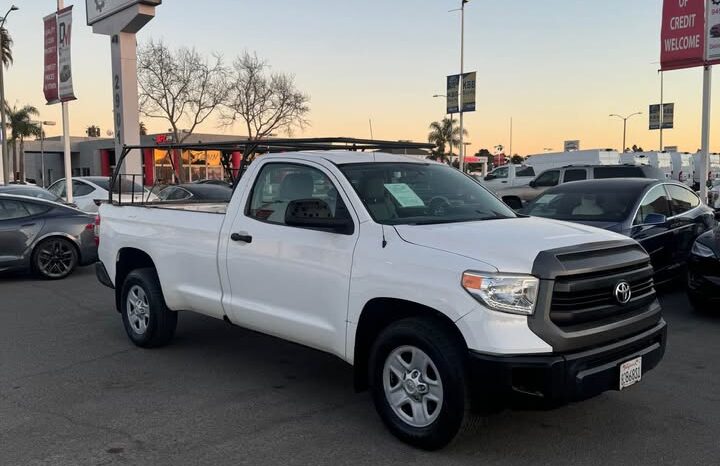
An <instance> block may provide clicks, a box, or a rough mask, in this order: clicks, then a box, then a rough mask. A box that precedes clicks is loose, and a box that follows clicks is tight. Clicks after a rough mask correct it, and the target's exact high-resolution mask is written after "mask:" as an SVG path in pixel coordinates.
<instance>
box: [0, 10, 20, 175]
mask: <svg viewBox="0 0 720 466" xmlns="http://www.w3.org/2000/svg"><path fill="white" fill-rule="evenodd" d="M18 9H19V8H18V7H16V6H15V5H13V6H11V7H10V9H9V10H8V11H7V13H5V16H3V18H2V21H0V29H2V28H3V27H5V20H6V19H7V17H8V15H9V14H10V12H12V11H17V10H18ZM2 40H3V36H2V34H0V50H2V49H3V43H2ZM4 71H5V64H4V63H0V124H2V134H1V136H2V156H1V157H0V183H4V184H7V182H8V181H9V178H10V172H9V170H8V168H9V167H8V163H9V160H8V149H7V121H6V118H5V73H4Z"/></svg>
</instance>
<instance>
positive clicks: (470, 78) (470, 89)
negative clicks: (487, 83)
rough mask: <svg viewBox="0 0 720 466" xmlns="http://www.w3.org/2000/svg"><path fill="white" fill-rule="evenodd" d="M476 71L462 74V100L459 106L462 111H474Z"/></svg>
mask: <svg viewBox="0 0 720 466" xmlns="http://www.w3.org/2000/svg"><path fill="white" fill-rule="evenodd" d="M476 75H477V73H476V72H475V71H473V72H472V73H465V74H463V79H462V88H463V91H462V102H461V104H460V106H461V107H462V111H463V112H474V111H475V78H476Z"/></svg>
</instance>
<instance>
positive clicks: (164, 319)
mask: <svg viewBox="0 0 720 466" xmlns="http://www.w3.org/2000/svg"><path fill="white" fill-rule="evenodd" d="M120 312H121V315H122V320H123V324H124V326H125V332H126V333H127V335H128V337H129V338H130V340H132V342H133V343H135V344H136V345H137V346H140V347H143V348H153V347H158V346H164V345H167V344H168V343H170V341H171V340H172V339H173V337H174V336H175V328H176V327H177V312H174V311H171V310H170V309H168V308H167V306H166V305H165V298H164V297H163V294H162V288H161V287H160V280H159V279H158V276H157V272H155V269H150V268H147V269H137V270H133V271H132V272H130V273H129V274H128V276H127V277H126V278H125V281H124V282H123V286H122V294H121V299H120Z"/></svg>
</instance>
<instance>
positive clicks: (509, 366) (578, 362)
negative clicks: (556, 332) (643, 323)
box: [469, 319, 667, 407]
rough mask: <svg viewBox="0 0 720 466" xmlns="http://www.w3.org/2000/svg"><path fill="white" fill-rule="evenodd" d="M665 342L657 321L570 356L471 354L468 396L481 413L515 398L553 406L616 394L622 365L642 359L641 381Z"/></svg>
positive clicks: (664, 329) (662, 323) (663, 328)
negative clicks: (638, 330) (539, 400)
mask: <svg viewBox="0 0 720 466" xmlns="http://www.w3.org/2000/svg"><path fill="white" fill-rule="evenodd" d="M666 339H667V325H666V323H665V321H664V320H662V319H661V320H660V322H659V323H658V324H657V325H656V326H654V327H653V328H651V329H649V330H646V331H644V332H642V333H640V334H637V335H635V336H632V337H629V338H625V339H623V340H620V341H617V342H615V343H612V344H609V345H606V346H602V347H597V348H592V349H588V350H583V351H579V352H574V353H565V354H547V355H522V356H495V355H486V354H480V353H476V352H472V351H471V352H470V358H469V359H470V363H469V365H470V383H471V391H472V394H473V397H474V398H475V400H476V401H477V402H478V403H477V404H478V405H482V406H483V407H488V406H489V405H488V403H491V406H493V407H498V403H499V404H500V405H501V406H507V405H509V404H510V403H511V402H512V401H513V399H515V398H517V397H518V396H519V397H521V398H522V397H524V398H527V397H528V396H529V397H534V398H540V399H543V400H545V401H547V402H550V403H551V404H553V405H557V404H564V403H568V402H572V401H579V400H584V399H587V398H591V397H593V396H596V395H599V394H600V393H602V392H605V391H608V390H619V385H620V382H619V378H620V377H619V367H620V365H621V364H622V363H623V362H626V361H629V360H631V359H634V358H636V357H639V356H642V371H643V376H644V375H645V373H646V372H647V371H649V370H651V369H652V368H654V367H655V366H656V365H657V364H658V363H659V362H660V360H661V359H662V358H663V355H664V354H665V343H666ZM641 383H642V382H641Z"/></svg>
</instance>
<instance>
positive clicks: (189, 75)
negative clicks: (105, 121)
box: [138, 41, 228, 181]
mask: <svg viewBox="0 0 720 466" xmlns="http://www.w3.org/2000/svg"><path fill="white" fill-rule="evenodd" d="M227 73H228V70H227V68H226V67H225V66H224V64H223V60H222V56H220V55H217V54H215V55H213V58H212V60H208V59H206V58H203V57H202V56H201V55H200V54H199V53H198V52H197V51H196V50H195V49H188V48H184V47H183V48H179V49H177V50H171V49H170V48H169V47H168V46H167V45H165V44H164V43H163V42H162V41H160V42H154V41H150V42H149V43H147V44H145V45H143V46H141V47H140V49H139V50H138V90H139V97H140V99H139V100H140V113H142V114H143V115H145V116H147V117H149V118H160V119H163V120H166V121H167V122H168V124H169V125H170V129H171V131H172V133H173V140H174V141H175V142H177V143H182V142H184V141H185V140H186V139H187V138H188V137H190V136H191V135H192V134H193V132H194V131H195V129H196V128H197V126H198V125H201V124H202V123H203V122H205V121H206V120H207V119H208V118H209V117H210V115H212V114H213V113H214V112H215V110H217V109H218V106H219V105H220V104H221V103H222V102H223V101H224V100H225V98H226V96H227V84H226V83H227ZM183 125H187V127H186V128H183V129H182V130H181V127H182V126H183ZM177 175H178V177H179V178H180V180H181V181H184V180H185V176H184V173H183V170H182V157H180V164H179V167H178V173H177Z"/></svg>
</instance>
